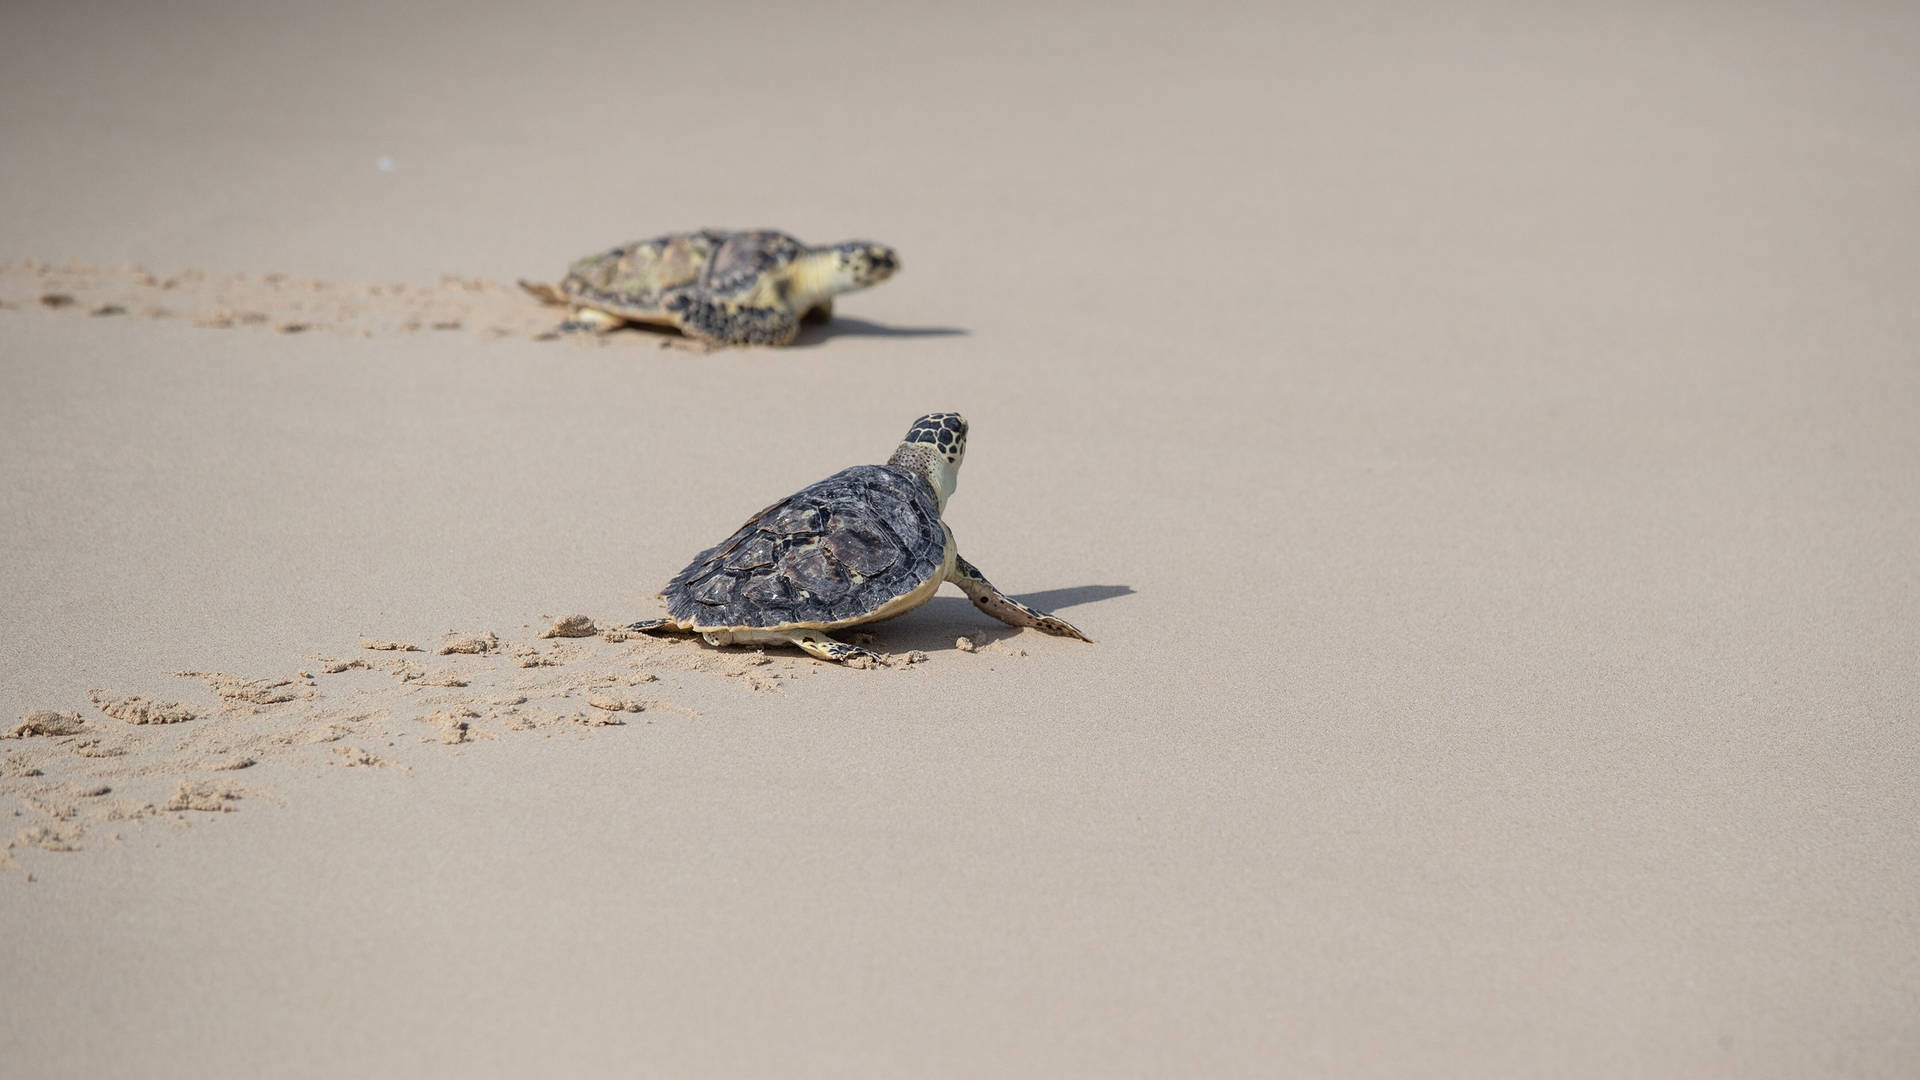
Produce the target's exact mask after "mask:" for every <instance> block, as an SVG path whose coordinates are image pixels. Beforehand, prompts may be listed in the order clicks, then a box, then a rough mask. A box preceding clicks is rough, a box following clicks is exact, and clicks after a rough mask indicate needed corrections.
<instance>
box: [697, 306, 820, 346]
mask: <svg viewBox="0 0 1920 1080" xmlns="http://www.w3.org/2000/svg"><path fill="white" fill-rule="evenodd" d="M679 316H680V328H681V329H682V330H684V331H685V332H686V333H687V334H689V335H691V336H693V337H698V338H705V339H706V340H708V341H712V342H717V343H719V344H722V345H791V344H793V339H794V338H795V337H796V336H798V335H799V333H800V319H799V318H798V317H797V316H795V315H794V313H793V312H791V311H787V310H785V309H782V308H776V307H733V308H729V307H726V306H724V305H721V304H716V303H713V302H712V301H708V300H695V301H691V302H689V303H688V304H686V306H685V307H684V308H683V309H682V310H680V311H679Z"/></svg>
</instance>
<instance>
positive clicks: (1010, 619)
mask: <svg viewBox="0 0 1920 1080" xmlns="http://www.w3.org/2000/svg"><path fill="white" fill-rule="evenodd" d="M947 580H948V581H951V582H953V583H954V584H955V585H958V586H960V591H961V592H964V593H966V594H967V599H969V600H972V601H973V606H974V607H977V608H979V609H980V610H981V611H984V612H986V613H987V614H989V615H991V616H993V617H994V618H996V619H999V620H1000V621H1001V622H1003V623H1006V624H1007V625H1009V626H1031V627H1033V628H1034V629H1035V630H1041V631H1044V632H1046V633H1049V634H1054V635H1057V636H1059V637H1070V638H1079V639H1080V640H1081V641H1087V642H1091V641H1092V640H1093V639H1092V638H1090V637H1088V636H1087V635H1085V634H1083V633H1081V632H1080V630H1079V628H1078V627H1076V626H1074V625H1073V624H1072V623H1070V622H1068V621H1066V620H1065V619H1059V618H1055V617H1054V616H1052V615H1049V614H1047V613H1046V612H1044V611H1036V610H1034V609H1033V608H1030V607H1028V606H1027V605H1025V604H1023V603H1021V602H1020V601H1018V600H1015V599H1014V598H1013V597H1011V596H1008V595H1007V594H1006V593H1003V592H1001V591H1000V590H999V589H996V588H994V586H993V582H991V581H988V580H987V576H986V575H985V574H982V573H981V572H980V571H979V570H978V569H976V568H975V567H974V565H973V564H972V563H970V562H968V561H967V560H965V559H963V558H961V557H960V556H958V555H955V556H954V557H953V570H952V572H951V573H949V574H948V575H947Z"/></svg>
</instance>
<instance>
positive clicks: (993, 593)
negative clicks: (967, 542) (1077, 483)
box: [628, 413, 1092, 661]
mask: <svg viewBox="0 0 1920 1080" xmlns="http://www.w3.org/2000/svg"><path fill="white" fill-rule="evenodd" d="M966 452H967V422H966V421H965V420H964V419H962V418H961V417H960V414H959V413H929V414H927V415H926V416H923V417H921V418H920V419H918V420H915V421H914V422H913V426H912V427H911V428H909V429H908V430H907V437H906V439H905V440H904V441H903V442H901V444H900V447H899V449H897V450H895V451H894V452H893V456H892V457H890V458H888V459H887V463H886V464H885V465H855V466H854V467H853V468H851V469H843V470H841V471H840V472H837V473H834V474H833V475H832V476H829V477H827V478H826V479H825V480H822V481H820V482H819V483H816V484H812V485H809V486H807V487H804V488H802V489H800V490H799V491H798V492H795V493H794V494H792V495H789V496H787V497H786V498H784V499H781V500H780V501H779V502H777V503H774V504H773V505H772V506H769V507H767V508H766V509H765V510H762V511H760V512H759V513H757V514H755V515H753V517H751V518H749V519H748V520H747V523H746V524H745V525H742V526H741V527H740V528H739V530H738V531H737V532H735V533H734V534H733V535H732V536H729V537H727V538H726V539H725V540H722V541H721V542H720V543H718V544H716V545H714V546H713V547H710V548H708V549H707V550H705V551H703V552H701V553H700V554H699V555H698V556H696V557H695V558H694V560H693V562H692V563H691V564H689V565H688V566H687V568H686V569H685V570H682V571H680V573H678V574H676V575H674V578H673V580H672V581H669V582H668V583H667V587H666V588H665V589H664V590H662V591H661V593H660V596H661V598H662V599H664V600H665V601H666V602H667V617H666V618H664V619H653V620H651V621H648V622H639V623H634V624H633V625H631V626H629V627H628V629H629V630H639V631H644V632H647V633H675V632H678V633H693V634H699V635H701V636H702V637H704V638H705V639H706V640H707V643H708V644H710V645H797V646H799V647H800V648H802V649H805V650H806V651H807V652H808V653H810V654H812V655H813V656H816V657H818V658H820V659H822V660H840V661H846V660H853V659H856V658H864V659H866V660H869V661H872V660H878V659H879V657H878V656H876V655H875V654H874V653H872V652H870V651H868V650H866V649H862V648H860V647H858V646H856V645H849V644H847V643H845V642H842V641H836V640H835V639H834V638H833V637H832V636H830V632H831V631H835V630H844V629H847V628H848V627H853V626H859V625H861V624H863V623H870V622H877V621H879V620H881V619H890V618H892V617H893V616H895V615H899V614H901V613H903V612H906V611H911V610H912V609H914V608H916V607H919V606H920V605H921V604H924V603H926V602H927V600H928V599H929V598H930V597H932V596H933V594H934V593H935V592H936V591H938V590H939V588H940V583H941V582H944V581H951V582H953V583H954V584H955V585H958V586H959V587H960V591H961V592H964V593H966V594H967V597H968V598H969V599H971V600H972V601H973V603H974V606H975V607H978V608H979V609H980V610H981V611H984V612H986V613H987V614H988V615H991V616H993V617H994V618H996V619H999V620H1000V621H1001V622H1004V623H1008V624H1010V625H1013V626H1031V627H1034V628H1035V629H1038V630H1043V631H1045V632H1046V633H1049V634H1057V635H1060V636H1061V637H1073V638H1079V639H1080V640H1081V641H1091V640H1092V639H1091V638H1089V637H1087V635H1085V634H1083V633H1081V632H1080V631H1079V630H1078V629H1076V628H1074V627H1073V626H1072V625H1071V624H1069V623H1067V622H1066V621H1065V620H1062V619H1058V618H1055V617H1054V616H1052V615H1049V614H1047V613H1046V612H1044V611H1036V610H1034V609H1033V608H1030V607H1028V606H1027V605H1025V604H1023V603H1021V602H1020V601H1018V600H1015V599H1013V598H1012V597H1010V596H1008V595H1006V594H1005V593H1003V592H1001V591H1000V590H999V589H997V588H995V587H994V585H993V583H992V582H991V581H988V580H987V579H986V576H985V575H984V574H982V573H980V571H979V570H977V569H975V568H974V565H973V564H972V563H970V562H968V561H967V560H965V559H963V558H961V557H960V550H959V548H958V546H957V545H956V544H955V543H954V539H953V530H952V529H950V528H948V527H947V526H946V524H945V523H944V522H942V521H941V520H940V515H941V513H942V512H943V511H944V510H945V509H946V506H947V499H948V498H950V497H951V496H952V495H953V488H954V484H955V482H956V480H957V478H958V475H959V472H960V459H961V458H963V457H965V456H966Z"/></svg>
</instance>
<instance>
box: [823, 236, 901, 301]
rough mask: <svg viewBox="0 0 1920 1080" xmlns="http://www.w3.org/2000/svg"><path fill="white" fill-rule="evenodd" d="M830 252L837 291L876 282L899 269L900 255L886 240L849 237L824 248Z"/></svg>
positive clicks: (862, 287) (857, 287)
mask: <svg viewBox="0 0 1920 1080" xmlns="http://www.w3.org/2000/svg"><path fill="white" fill-rule="evenodd" d="M827 250H829V251H831V252H832V253H833V283H834V285H835V286H836V288H835V290H834V291H836V292H851V291H853V290H854V289H864V288H866V287H867V286H869V285H878V284H880V283H881V282H883V281H885V280H887V279H888V278H890V277H892V276H893V272H894V271H895V270H898V269H900V256H899V254H898V253H896V252H895V251H894V250H893V249H892V248H890V247H888V246H887V245H885V244H875V243H872V242H870V241H867V240H849V241H847V242H846V243H844V244H835V245H834V246H833V247H831V248H829V249H827Z"/></svg>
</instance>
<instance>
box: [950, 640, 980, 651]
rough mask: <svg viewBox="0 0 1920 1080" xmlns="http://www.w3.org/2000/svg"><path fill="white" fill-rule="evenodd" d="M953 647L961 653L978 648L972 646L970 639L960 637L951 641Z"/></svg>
mask: <svg viewBox="0 0 1920 1080" xmlns="http://www.w3.org/2000/svg"><path fill="white" fill-rule="evenodd" d="M953 647H954V648H956V649H959V650H960V651H961V652H972V651H973V650H974V649H975V648H977V647H978V646H976V645H974V643H973V639H972V638H970V637H960V638H954V639H953Z"/></svg>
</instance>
